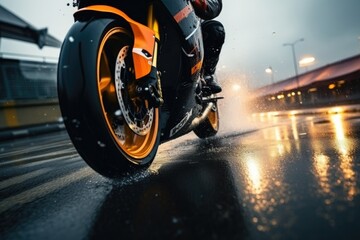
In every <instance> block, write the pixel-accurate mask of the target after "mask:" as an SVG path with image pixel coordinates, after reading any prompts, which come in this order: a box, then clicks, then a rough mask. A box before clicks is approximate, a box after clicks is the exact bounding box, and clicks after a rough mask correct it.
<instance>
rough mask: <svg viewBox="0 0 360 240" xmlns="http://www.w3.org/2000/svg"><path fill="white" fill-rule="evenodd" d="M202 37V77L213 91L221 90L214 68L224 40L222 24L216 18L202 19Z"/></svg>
mask: <svg viewBox="0 0 360 240" xmlns="http://www.w3.org/2000/svg"><path fill="white" fill-rule="evenodd" d="M201 28H202V34H203V38H204V52H205V54H204V79H205V81H206V83H207V85H208V86H209V87H210V89H211V91H212V92H213V93H218V92H221V90H222V89H221V86H220V85H219V83H218V82H217V80H216V76H215V70H216V65H217V63H218V61H219V56H220V52H221V48H222V46H223V44H224V40H225V31H224V26H223V25H222V24H221V23H220V22H218V21H216V20H208V21H204V22H203V23H202V25H201Z"/></svg>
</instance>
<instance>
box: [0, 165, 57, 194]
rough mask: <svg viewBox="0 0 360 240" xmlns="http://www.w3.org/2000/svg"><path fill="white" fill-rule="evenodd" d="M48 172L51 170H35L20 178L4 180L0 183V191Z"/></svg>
mask: <svg viewBox="0 0 360 240" xmlns="http://www.w3.org/2000/svg"><path fill="white" fill-rule="evenodd" d="M50 170H51V168H43V169H39V170H36V171H33V172H29V173H25V174H23V175H20V176H16V177H13V178H9V179H6V180H4V181H1V182H0V190H2V189H5V188H8V187H11V186H13V185H16V184H19V183H22V182H25V181H27V180H29V179H32V178H34V177H37V176H40V175H42V174H45V173H48V172H49V171H50Z"/></svg>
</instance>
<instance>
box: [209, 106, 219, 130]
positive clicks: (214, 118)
mask: <svg viewBox="0 0 360 240" xmlns="http://www.w3.org/2000/svg"><path fill="white" fill-rule="evenodd" d="M208 120H209V122H210V124H211V126H212V128H213V129H214V130H218V127H219V119H218V114H217V109H215V110H214V109H212V110H211V111H210V113H209V115H208Z"/></svg>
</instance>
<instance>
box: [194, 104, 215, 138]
mask: <svg viewBox="0 0 360 240" xmlns="http://www.w3.org/2000/svg"><path fill="white" fill-rule="evenodd" d="M218 131H219V110H218V106H217V103H215V104H214V106H213V107H212V109H211V110H210V113H209V115H208V116H207V118H206V119H205V120H204V121H203V122H201V123H200V124H199V126H197V127H196V128H195V129H194V130H193V132H194V133H195V135H196V136H198V137H199V138H209V137H213V136H215V135H216V134H217V133H218Z"/></svg>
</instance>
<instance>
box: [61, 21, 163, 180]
mask: <svg viewBox="0 0 360 240" xmlns="http://www.w3.org/2000/svg"><path fill="white" fill-rule="evenodd" d="M132 43H133V37H132V35H131V34H130V31H128V30H126V29H125V28H123V27H120V24H119V22H118V21H116V20H114V19H95V20H91V21H88V22H76V23H75V24H74V25H73V26H72V28H71V29H70V31H69V33H68V35H67V37H66V38H65V41H64V44H63V46H62V49H61V54H60V59H59V67H58V94H59V103H60V108H61V112H62V115H63V119H64V122H65V126H66V128H67V131H68V133H69V136H70V138H71V140H72V142H73V144H74V146H75V148H76V149H77V151H78V152H79V154H80V155H81V157H82V158H83V159H84V160H85V161H86V162H87V163H88V164H89V165H90V166H91V167H92V168H93V169H94V170H95V171H97V172H98V173H100V174H102V175H104V176H107V177H116V176H121V175H124V174H128V173H131V172H133V171H134V170H137V169H143V168H146V167H148V166H149V165H150V164H151V162H152V161H153V159H154V157H155V155H156V152H157V149H158V146H159V141H160V134H159V132H160V131H159V122H160V120H159V117H160V116H159V115H160V113H159V109H158V108H149V107H148V104H147V102H146V100H144V99H143V98H141V97H139V96H137V95H136V91H134V89H135V87H136V81H135V78H134V70H133V69H134V68H133V61H132V56H131V44H132Z"/></svg>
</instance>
